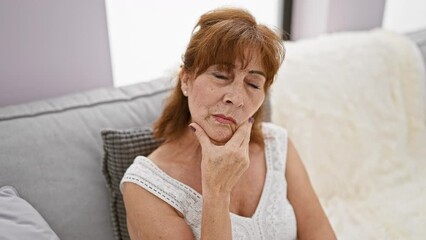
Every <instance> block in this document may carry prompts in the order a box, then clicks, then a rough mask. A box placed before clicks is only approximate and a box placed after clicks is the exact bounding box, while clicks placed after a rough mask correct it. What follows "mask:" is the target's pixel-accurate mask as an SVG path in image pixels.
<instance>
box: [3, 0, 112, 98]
mask: <svg viewBox="0 0 426 240" xmlns="http://www.w3.org/2000/svg"><path fill="white" fill-rule="evenodd" d="M0 34H1V37H0V106H5V105H9V104H15V103H23V102H27V101H32V100H38V99H44V98H49V97H55V96H60V95H63V94H67V93H72V92H77V91H81V90H88V89H93V88H97V87H105V86H112V85H113V81H112V72H111V60H110V53H109V42H108V33H107V24H106V12H105V2H104V1H102V0H72V1H57V0H37V1H25V0H2V1H1V3H0Z"/></svg>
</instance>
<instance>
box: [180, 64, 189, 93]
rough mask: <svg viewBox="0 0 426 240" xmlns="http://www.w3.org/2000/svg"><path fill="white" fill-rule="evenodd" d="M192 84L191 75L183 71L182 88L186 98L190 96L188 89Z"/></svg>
mask: <svg viewBox="0 0 426 240" xmlns="http://www.w3.org/2000/svg"><path fill="white" fill-rule="evenodd" d="M189 83H190V74H189V73H188V72H186V71H185V70H183V69H182V72H181V74H180V88H181V90H182V93H183V95H184V96H188V88H189Z"/></svg>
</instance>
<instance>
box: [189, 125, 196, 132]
mask: <svg viewBox="0 0 426 240" xmlns="http://www.w3.org/2000/svg"><path fill="white" fill-rule="evenodd" d="M188 127H189V128H190V129H191V130H192V131H193V132H195V131H196V129H195V127H193V126H191V125H188Z"/></svg>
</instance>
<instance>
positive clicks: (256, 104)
mask: <svg viewBox="0 0 426 240" xmlns="http://www.w3.org/2000/svg"><path fill="white" fill-rule="evenodd" d="M252 56H254V58H252V59H251V61H250V62H249V64H248V65H247V67H246V68H245V69H241V63H240V62H236V63H233V64H230V65H228V66H224V67H223V68H221V67H219V66H218V65H212V66H210V67H209V68H208V69H207V70H206V71H205V72H204V73H202V74H200V75H199V76H198V77H197V78H195V79H192V78H191V77H190V75H189V74H184V75H183V77H182V82H181V83H182V85H181V86H182V91H183V92H184V94H185V95H187V97H188V104H189V111H190V113H191V121H192V122H195V123H197V124H199V125H200V126H201V127H202V128H203V129H204V131H205V132H206V134H207V135H208V136H209V137H210V139H211V140H212V141H213V142H215V143H217V144H225V143H226V142H227V141H228V140H229V139H230V138H231V137H232V135H233V133H234V132H235V130H236V129H237V128H238V127H239V126H240V125H241V124H242V123H243V122H244V121H247V120H248V119H249V118H250V117H252V116H253V115H254V114H255V113H256V111H257V110H258V109H259V108H260V106H261V105H262V103H263V101H264V99H265V91H264V87H265V81H266V78H265V71H264V70H263V68H262V64H261V62H260V60H259V57H257V55H254V54H253V55H252Z"/></svg>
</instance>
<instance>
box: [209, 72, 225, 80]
mask: <svg viewBox="0 0 426 240" xmlns="http://www.w3.org/2000/svg"><path fill="white" fill-rule="evenodd" d="M213 76H214V77H215V78H219V79H223V80H228V77H227V76H226V75H224V74H220V73H213Z"/></svg>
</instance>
